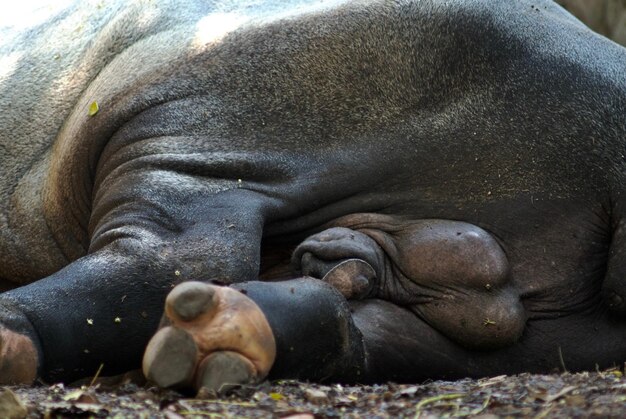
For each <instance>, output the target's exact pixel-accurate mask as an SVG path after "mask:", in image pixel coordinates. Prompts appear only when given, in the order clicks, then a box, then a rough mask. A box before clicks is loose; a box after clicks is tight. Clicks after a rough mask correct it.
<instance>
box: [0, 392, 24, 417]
mask: <svg viewBox="0 0 626 419" xmlns="http://www.w3.org/2000/svg"><path fill="white" fill-rule="evenodd" d="M27 413H28V411H27V410H26V406H24V404H23V403H22V400H20V398H19V397H18V396H17V394H15V393H13V392H12V391H11V390H9V389H8V388H5V389H4V390H1V391H0V417H1V418H7V419H22V418H25V417H26V414H27Z"/></svg>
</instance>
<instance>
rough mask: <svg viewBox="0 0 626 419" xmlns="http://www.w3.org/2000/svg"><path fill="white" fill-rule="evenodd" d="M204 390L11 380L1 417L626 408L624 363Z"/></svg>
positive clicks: (581, 413)
mask: <svg viewBox="0 0 626 419" xmlns="http://www.w3.org/2000/svg"><path fill="white" fill-rule="evenodd" d="M13 395H15V396H16V397H15V398H14V397H12V396H13ZM201 396H203V397H205V399H204V400H199V399H193V398H190V397H189V396H185V395H182V394H180V393H177V392H174V391H164V390H159V389H156V388H154V387H150V386H149V385H137V384H135V383H132V382H130V381H129V380H128V379H126V382H125V383H121V384H119V383H118V384H114V385H111V383H110V382H109V383H108V384H107V380H106V379H104V380H100V383H98V384H95V385H91V386H89V385H87V386H83V387H82V388H81V387H69V386H63V385H61V384H55V385H52V386H50V385H43V384H41V385H38V386H32V387H26V386H19V387H5V388H4V389H3V390H2V391H0V417H3V418H5V417H10V413H11V412H13V413H14V414H15V417H29V418H38V417H44V418H57V417H58V418H66V417H72V418H75V417H96V418H97V417H114V418H129V417H139V418H167V419H174V418H222V417H224V418H225V417H228V418H231V417H246V418H247V417H264V418H265V417H275V418H284V417H292V418H293V419H295V418H312V417H315V418H334V417H341V418H361V417H363V418H385V417H411V418H417V417H419V418H429V417H431V418H432V417H462V416H465V417H480V418H483V419H487V418H497V417H516V418H517V417H528V418H544V417H577V418H587V417H598V418H608V417H613V418H618V417H619V418H622V417H625V416H626V379H625V378H624V377H623V374H622V372H621V371H619V370H613V371H603V372H595V373H578V374H570V373H564V374H554V375H532V374H521V375H517V376H499V377H493V378H487V379H480V380H471V379H464V380H459V381H435V382H430V383H423V384H415V385H406V384H403V385H398V384H393V383H387V384H383V385H374V386H342V385H337V384H333V385H318V384H308V383H303V382H299V381H278V382H272V383H267V382H266V383H263V384H261V385H260V386H257V387H242V388H240V389H237V390H235V392H234V394H231V395H228V396H222V397H220V398H215V397H214V396H213V395H211V394H201ZM15 399H17V401H16V400H15ZM20 404H21V406H20ZM6 409H9V410H6ZM11 409H13V410H11ZM298 415H300V416H298Z"/></svg>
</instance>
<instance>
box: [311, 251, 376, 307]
mask: <svg viewBox="0 0 626 419" xmlns="http://www.w3.org/2000/svg"><path fill="white" fill-rule="evenodd" d="M375 279H376V271H375V270H374V268H372V265H370V264H369V263H367V262H365V261H364V260H361V259H347V260H344V261H343V262H341V263H339V264H338V265H337V266H335V267H334V268H332V269H331V270H330V271H328V273H327V274H326V275H324V277H323V278H322V281H324V282H326V283H328V284H330V285H332V286H333V287H335V288H336V289H337V290H338V291H339V292H340V293H341V294H343V296H344V297H346V299H352V300H360V299H363V298H365V297H367V296H369V294H370V292H371V290H372V288H373V285H374V282H375Z"/></svg>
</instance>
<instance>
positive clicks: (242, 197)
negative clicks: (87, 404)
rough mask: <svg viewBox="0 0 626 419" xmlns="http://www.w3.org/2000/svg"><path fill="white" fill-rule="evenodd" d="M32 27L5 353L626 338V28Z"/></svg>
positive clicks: (11, 139) (356, 365) (6, 267)
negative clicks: (610, 32)
mask: <svg viewBox="0 0 626 419" xmlns="http://www.w3.org/2000/svg"><path fill="white" fill-rule="evenodd" d="M3 31H4V30H3ZM0 33H4V32H0ZM6 33H11V36H10V37H7V38H6V39H8V40H10V42H8V44H6V45H1V46H0V56H1V57H3V58H0V63H1V64H0V66H1V67H0V109H1V110H2V112H0V145H1V147H0V161H2V162H3V171H2V175H1V176H0V194H1V195H2V198H3V199H2V200H0V213H1V214H2V217H1V218H0V225H1V226H2V228H1V229H0V278H1V279H3V280H4V281H5V283H6V284H15V287H16V288H14V289H11V290H8V291H6V292H4V293H2V294H1V295H0V325H2V327H0V339H1V340H2V342H3V347H6V348H9V349H7V350H6V351H3V352H2V353H1V354H0V369H1V370H2V371H3V374H2V378H0V380H1V381H3V382H6V383H18V382H19V383H22V382H32V381H33V380H34V379H35V378H36V377H38V376H42V377H45V378H46V379H55V380H57V379H63V380H70V379H73V378H76V377H80V376H82V375H89V374H92V373H93V371H95V369H97V368H98V366H99V365H101V364H103V363H104V364H105V366H106V368H107V369H108V371H107V372H108V373H114V372H118V371H123V370H127V369H131V368H137V367H139V365H141V363H142V359H143V364H142V365H143V369H144V372H145V373H146V375H147V376H148V378H149V379H151V380H152V381H154V382H156V383H157V384H158V385H160V386H162V387H191V388H196V389H197V388H200V387H209V388H212V389H216V390H219V389H223V385H224V384H226V383H231V384H232V383H248V382H258V381H259V380H262V379H264V378H265V377H266V376H268V375H269V376H273V377H297V378H302V379H309V380H322V379H333V380H342V381H359V382H364V381H381V380H390V379H393V380H405V381H412V380H418V379H424V378H443V377H448V378H450V377H460V376H484V375H489V374H502V373H516V372H522V371H550V370H552V369H553V368H555V367H559V366H560V365H561V364H562V362H563V361H565V362H566V364H567V366H568V368H569V369H571V370H580V369H590V368H595V366H596V365H600V366H605V365H612V364H614V363H615V362H622V361H623V360H624V357H625V356H626V337H624V336H626V334H624V333H623V332H624V327H626V324H625V321H624V312H626V302H624V300H623V299H624V298H626V284H625V283H624V280H623V278H624V275H623V274H622V270H623V269H624V268H622V266H623V262H622V260H623V256H622V252H623V251H624V250H622V249H623V248H624V245H623V244H622V241H623V240H624V239H623V238H622V237H623V235H624V233H623V222H622V216H621V211H622V208H623V206H624V203H623V202H622V201H623V195H622V189H623V185H624V179H623V178H624V173H625V172H624V156H625V155H626V150H625V149H624V148H625V147H624V139H625V138H626V124H625V122H624V119H623V115H624V113H625V112H626V75H625V73H624V71H623V69H624V68H626V50H624V49H623V48H622V47H620V46H618V45H616V44H614V43H612V42H609V41H607V40H606V39H604V38H603V37H601V36H599V35H596V34H594V33H592V32H591V31H589V30H588V29H586V28H585V27H584V26H583V25H582V24H581V23H580V22H578V21H577V20H576V19H575V18H573V17H572V16H571V15H569V14H568V13H567V12H565V11H564V10H562V9H561V8H560V7H559V6H557V5H555V4H553V3H552V2H550V1H547V0H546V1H540V2H536V1H534V2H531V1H525V0H524V1H518V2H499V3H497V4H495V3H493V2H490V1H487V0H484V1H483V0H475V1H470V2H458V3H453V4H450V3H446V4H445V5H442V4H440V3H438V2H431V1H405V2H399V3H394V4H389V3H388V2H383V1H380V2H378V1H375V2H369V3H367V4H365V3H362V2H357V1H347V0H346V1H326V2H310V1H306V0H293V1H289V2H275V1H271V0H268V1H266V2H247V1H243V0H242V1H239V2H223V3H222V2H216V3H211V4H207V3H206V2H200V1H198V2H196V1H192V0H189V1H186V2H185V7H181V6H180V3H179V2H173V1H172V2H169V1H165V2H158V4H157V2H153V3H145V2H141V1H137V2H135V1H132V2H125V1H119V2H111V3H110V4H107V6H106V7H104V8H93V7H91V6H89V5H85V4H82V3H80V2H76V3H75V4H73V5H70V6H68V7H67V8H66V9H63V10H60V11H56V12H54V14H53V16H51V17H50V19H49V20H48V21H47V22H44V23H41V22H40V23H38V24H36V25H34V26H32V27H31V28H30V29H26V30H24V31H22V32H18V31H8V30H7V31H6ZM24 284H27V285H24ZM18 285H20V286H19V287H18ZM7 287H10V286H9V285H7ZM157 330H158V331H157ZM591 334H594V335H595V336H597V339H594V342H588V336H590V335H591ZM582 342H585V344H584V345H582ZM146 345H147V346H146ZM144 349H145V351H144ZM142 356H143V358H142Z"/></svg>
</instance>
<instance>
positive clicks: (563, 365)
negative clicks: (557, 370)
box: [559, 345, 569, 373]
mask: <svg viewBox="0 0 626 419" xmlns="http://www.w3.org/2000/svg"><path fill="white" fill-rule="evenodd" d="M559 360H560V361H561V367H563V372H567V373H569V371H568V370H567V367H566V366H565V360H564V359H563V351H562V350H561V346H560V345H559Z"/></svg>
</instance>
